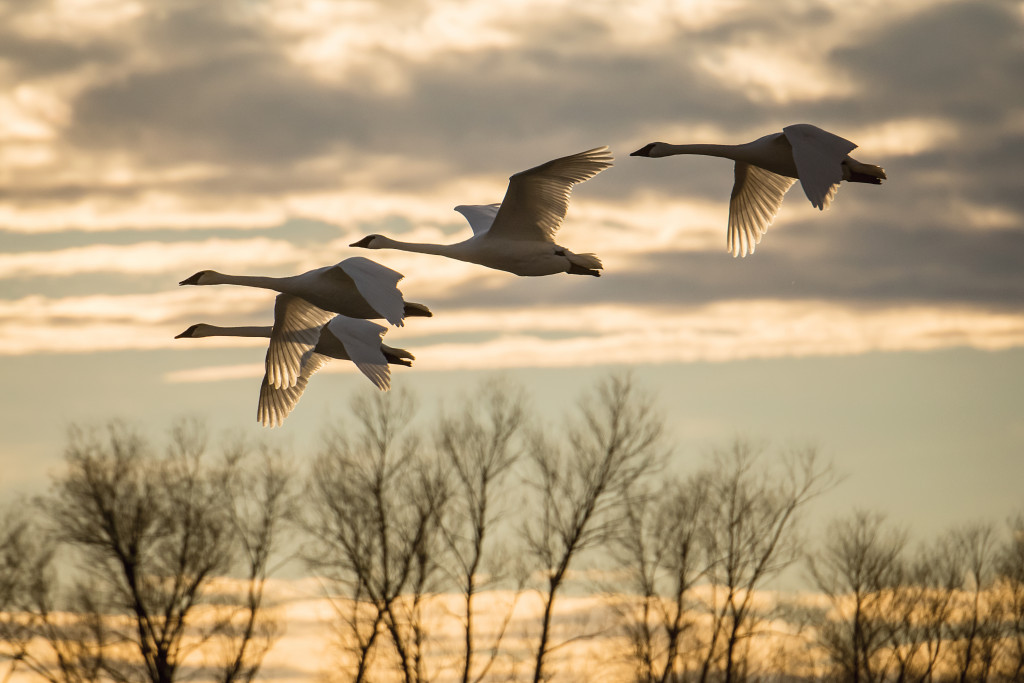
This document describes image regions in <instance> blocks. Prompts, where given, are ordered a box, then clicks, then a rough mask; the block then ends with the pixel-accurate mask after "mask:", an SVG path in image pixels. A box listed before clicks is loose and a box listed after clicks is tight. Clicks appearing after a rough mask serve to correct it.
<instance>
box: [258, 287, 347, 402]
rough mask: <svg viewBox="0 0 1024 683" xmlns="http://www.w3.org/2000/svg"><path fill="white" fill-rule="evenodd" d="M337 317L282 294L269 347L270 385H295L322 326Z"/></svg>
mask: <svg viewBox="0 0 1024 683" xmlns="http://www.w3.org/2000/svg"><path fill="white" fill-rule="evenodd" d="M332 317H334V314H333V313H330V312H328V311H325V310H323V309H322V308H318V307H316V306H314V305H313V304H311V303H309V302H308V301H306V300H305V299H300V298H299V297H297V296H292V295H291V294H278V295H277V300H276V301H275V303H274V327H273V330H272V331H271V333H270V345H269V346H268V347H267V358H266V375H267V381H268V382H269V383H270V386H272V387H274V388H287V387H292V386H295V384H296V382H298V380H299V376H300V374H301V372H300V368H301V367H302V362H303V359H304V358H305V356H307V355H308V354H309V353H310V352H312V350H313V348H314V347H315V346H316V343H317V341H318V340H319V339H320V328H322V327H323V326H324V325H325V324H326V323H327V321H328V320H330V319H331V318H332Z"/></svg>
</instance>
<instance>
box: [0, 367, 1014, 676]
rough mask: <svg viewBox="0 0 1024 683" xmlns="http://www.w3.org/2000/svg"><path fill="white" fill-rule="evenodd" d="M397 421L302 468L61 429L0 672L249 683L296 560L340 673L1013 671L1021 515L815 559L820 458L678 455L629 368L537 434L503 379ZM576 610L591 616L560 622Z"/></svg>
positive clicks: (742, 445) (20, 569)
mask: <svg viewBox="0 0 1024 683" xmlns="http://www.w3.org/2000/svg"><path fill="white" fill-rule="evenodd" d="M416 412H417V411H416V405H415V401H413V400H412V399H411V398H410V397H409V396H408V395H405V394H403V393H402V392H391V393H390V394H379V393H378V394H373V395H371V394H359V395H358V396H356V397H355V398H354V400H353V402H352V410H351V411H350V414H349V415H348V416H347V417H345V418H344V419H341V420H339V421H337V422H336V423H334V424H333V426H332V428H331V429H330V430H328V431H327V432H326V433H325V434H324V438H323V441H322V446H321V447H320V448H319V449H318V452H317V453H315V454H310V455H309V456H305V455H302V454H300V455H291V456H288V457H285V456H283V455H282V454H280V453H273V452H269V451H267V450H266V449H265V448H262V447H261V446H259V445H254V444H248V443H245V442H244V441H243V440H239V439H234V440H228V441H227V442H226V443H225V445H223V446H221V447H218V448H213V447H210V445H209V442H210V439H208V438H207V436H206V435H205V433H204V430H203V429H202V427H201V426H200V425H197V424H195V423H189V422H182V423H179V424H177V425H176V426H175V427H174V428H173V429H172V430H171V433H170V435H169V438H167V439H166V442H165V445H164V446H163V447H162V449H158V448H157V447H155V446H154V445H153V444H152V442H150V441H149V440H148V439H146V438H144V437H143V436H141V435H140V434H138V433H137V432H136V431H133V430H132V429H130V428H128V427H126V426H124V425H122V424H118V423H113V424H111V425H109V426H108V427H106V428H103V429H95V430H86V429H73V430H71V431H70V432H69V435H68V446H67V450H66V453H65V468H64V469H63V470H62V471H61V472H59V473H57V474H55V475H54V476H53V479H52V485H51V488H50V491H49V492H48V493H47V494H46V495H43V496H40V497H39V498H38V499H36V500H34V501H32V502H31V503H19V504H18V505H17V506H10V507H8V508H7V509H6V510H4V511H3V512H2V513H0V666H3V667H5V668H4V669H0V675H3V676H8V677H9V676H10V675H12V674H21V675H34V676H36V677H39V678H42V679H45V680H49V681H53V682H54V683H66V682H76V683H77V682H83V683H84V682H88V681H118V682H120V681H124V682H127V681H152V682H153V683H170V682H171V681H177V680H185V679H189V680H212V681H224V682H225V683H230V682H233V681H249V680H252V679H253V678H256V677H258V675H259V671H260V667H261V665H262V662H263V660H264V655H265V654H266V653H267V652H268V651H269V650H270V648H271V647H273V645H274V642H275V639H276V638H277V636H279V634H280V633H281V628H282V627H286V626H287V624H286V623H282V622H281V620H280V617H279V614H280V612H279V611H278V610H277V609H276V606H275V604H274V602H273V598H272V595H271V594H270V593H267V590H266V586H267V580H268V577H269V576H270V575H271V573H272V572H273V571H274V570H275V568H277V567H279V566H281V565H282V564H283V563H291V566H292V571H297V570H299V569H303V570H305V571H309V572H310V573H312V574H315V575H316V576H317V577H319V580H320V583H319V585H320V586H321V589H322V592H321V595H320V597H321V598H323V599H325V600H328V601H330V603H331V604H332V605H333V607H334V614H335V623H334V625H333V634H334V635H333V642H335V644H336V645H335V648H334V655H335V656H334V657H333V658H332V659H331V660H329V661H325V662H324V670H325V675H329V677H331V678H334V679H336V680H339V681H371V680H372V681H378V680H400V681H406V682H409V683H411V682H413V681H435V680H449V681H451V680H458V681H462V682H463V683H469V682H471V681H473V682H476V681H499V680H501V681H506V680H531V681H546V680H552V679H561V680H579V679H581V678H582V677H585V675H586V672H585V671H581V670H580V669H579V662H578V661H576V662H574V661H570V659H568V658H567V657H568V655H567V654H566V653H567V652H569V651H571V650H572V648H574V647H577V646H583V645H586V644H588V643H600V644H601V645H600V647H599V650H598V651H599V653H600V655H599V657H598V658H597V659H596V660H594V661H593V662H591V663H592V664H593V665H594V666H595V667H598V669H599V670H600V677H601V678H602V679H603V680H608V679H609V678H612V679H624V680H634V681H644V682H645V683H646V682H653V681H664V682H675V683H678V682H681V681H694V682H702V683H710V682H719V681H721V682H727V683H733V682H736V683H739V682H741V681H745V682H750V681H798V680H803V681H818V680H827V681H851V682H857V683H860V682H862V681H863V682H883V681H901V682H902V681H935V682H940V681H959V682H966V681H1024V518H1022V517H1017V518H1015V519H1013V520H1012V521H1011V522H1010V523H1009V524H1003V525H988V524H972V525H965V526H963V527H958V528H956V529H952V530H950V531H949V532H947V533H945V534H943V535H941V536H940V537H939V538H937V539H933V540H931V541H930V542H925V543H922V544H915V543H912V542H911V541H910V536H909V534H908V533H907V532H906V531H904V530H901V529H899V528H897V527H895V526H894V525H892V524H890V523H888V522H887V521H886V520H885V518H884V517H883V516H881V515H879V514H876V513H873V512H870V511H854V512H852V513H851V514H849V515H847V516H843V517H840V518H838V519H836V520H834V521H833V522H832V523H831V524H830V525H829V526H828V529H827V532H826V533H825V534H824V535H823V537H822V539H821V540H820V541H811V540H809V539H808V538H807V537H806V534H805V533H804V516H805V514H806V512H807V510H808V505H809V503H811V501H813V500H814V499H815V498H817V497H819V496H820V495H822V494H823V493H825V492H827V491H828V490H829V489H831V488H832V487H833V486H835V485H837V481H838V478H837V476H836V473H835V472H834V470H833V468H832V466H831V465H830V464H828V463H824V462H822V460H821V458H820V457H819V456H818V454H817V452H816V450H815V449H813V448H808V449H803V450H795V451H790V452H782V453H775V452H772V451H769V450H767V449H765V448H762V447H760V446H757V445H755V444H752V443H750V442H748V441H743V440H738V441H736V442H734V443H732V444H729V445H728V446H726V447H724V448H721V449H719V450H717V451H715V452H713V453H711V454H710V455H707V456H704V457H703V458H700V457H698V458H694V457H693V456H692V455H690V454H681V453H677V454H673V453H672V449H671V442H670V440H669V439H668V438H667V436H666V434H665V429H664V423H663V420H662V417H661V416H660V415H659V414H658V412H657V410H656V404H655V403H654V401H653V400H652V399H651V397H649V396H647V395H645V394H644V392H642V391H640V390H639V389H638V388H637V387H636V386H635V385H634V384H633V383H632V382H631V381H630V379H629V378H628V377H621V376H620V377H610V378H608V379H606V380H604V381H602V382H600V383H599V384H598V385H596V386H595V387H593V388H591V389H590V390H588V391H587V392H586V393H585V394H584V395H583V398H582V399H581V400H580V401H579V402H578V404H577V405H576V406H574V407H571V408H570V409H569V410H568V411H567V412H566V414H564V415H557V416H549V418H548V419H546V420H542V419H538V418H537V417H536V416H533V415H532V414H531V413H530V411H529V410H528V408H527V403H526V400H525V398H524V396H523V394H522V392H521V391H520V390H518V389H516V388H514V387H510V386H509V385H508V384H505V383H500V382H492V383H489V384H486V385H484V386H482V387H481V388H480V389H479V390H478V391H477V392H476V393H475V394H473V395H470V396H466V397H463V398H462V399H460V400H456V401H453V402H450V403H446V404H442V405H441V406H440V407H439V408H438V409H437V410H436V411H435V412H434V414H433V415H431V418H430V422H428V423H426V424H425V425H424V424H422V423H421V422H418V421H417V419H416ZM683 458H686V461H687V462H688V463H689V464H687V466H681V461H682V459H683ZM784 571H788V572H789V573H790V574H793V573H797V574H801V575H803V576H805V577H806V579H807V590H806V591H803V592H798V593H791V594H781V593H777V592H775V591H773V590H771V588H772V585H773V584H772V582H773V580H774V579H776V578H777V577H778V576H779V575H780V574H781V573H782V572H784ZM581 594H585V595H587V596H590V598H589V599H588V600H589V601H588V602H587V603H586V604H587V605H589V606H590V607H589V608H588V610H589V613H591V616H592V618H590V617H588V616H587V615H586V614H579V613H575V612H574V613H573V614H568V613H567V614H564V615H562V617H561V618H560V615H561V611H560V605H565V604H567V600H568V599H569V598H570V596H576V597H579V596H580V595H581ZM527 603H529V606H528V608H524V607H523V605H524V604H527ZM574 604H576V605H579V604H581V603H579V602H577V603H574ZM599 607H600V608H599ZM563 609H564V608H563ZM524 612H525V613H526V616H524ZM453 634H457V635H453ZM588 656H590V657H593V655H588ZM613 672H615V673H613Z"/></svg>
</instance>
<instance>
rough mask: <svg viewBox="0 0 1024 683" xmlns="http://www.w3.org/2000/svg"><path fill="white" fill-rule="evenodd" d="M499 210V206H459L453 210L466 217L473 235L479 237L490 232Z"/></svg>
mask: <svg viewBox="0 0 1024 683" xmlns="http://www.w3.org/2000/svg"><path fill="white" fill-rule="evenodd" d="M500 208H501V204H460V205H459V206H456V207H455V210H456V211H458V212H459V213H461V214H462V215H463V216H465V217H466V220H467V221H469V227H471V228H473V234H474V235H479V234H480V233H482V232H487V231H488V230H490V228H491V224H492V223H494V217H495V216H497V215H498V209H500Z"/></svg>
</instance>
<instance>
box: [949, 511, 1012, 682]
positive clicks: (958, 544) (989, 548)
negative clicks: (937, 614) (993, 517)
mask: <svg viewBox="0 0 1024 683" xmlns="http://www.w3.org/2000/svg"><path fill="white" fill-rule="evenodd" d="M948 541H949V542H948V546H947V547H948V551H949V553H950V555H951V556H952V557H955V558H956V561H957V563H958V566H959V567H960V568H961V571H962V577H963V584H962V588H961V590H960V591H959V595H958V598H959V600H958V604H957V605H956V608H955V610H954V611H953V614H952V617H953V618H952V619H951V621H950V624H949V633H948V639H949V641H950V650H951V652H952V655H953V665H954V667H955V670H956V672H957V678H958V680H959V681H960V683H966V682H967V681H986V680H988V677H989V675H990V673H991V671H992V667H993V665H994V663H995V660H996V658H997V656H998V649H999V648H1000V647H1001V645H1002V636H1003V633H1002V626H1003V624H1002V620H1003V615H1002V607H1003V606H1002V605H1001V604H1000V602H999V601H998V600H994V599H993V597H994V596H993V593H994V591H993V588H994V585H995V576H996V575H995V570H996V561H997V558H996V552H997V538H996V533H995V528H994V527H993V526H992V525H990V524H969V525H966V526H963V527H959V528H957V529H954V530H953V531H952V532H951V533H950V535H949V537H948Z"/></svg>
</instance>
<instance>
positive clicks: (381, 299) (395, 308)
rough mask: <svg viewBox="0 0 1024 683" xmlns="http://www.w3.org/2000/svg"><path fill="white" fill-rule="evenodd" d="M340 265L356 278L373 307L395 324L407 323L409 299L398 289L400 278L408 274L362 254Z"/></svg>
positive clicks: (358, 285)
mask: <svg viewBox="0 0 1024 683" xmlns="http://www.w3.org/2000/svg"><path fill="white" fill-rule="evenodd" d="M338 268H341V269H342V270H343V271H345V274H346V275H348V276H349V277H350V278H352V281H353V282H354V283H355V285H356V289H358V290H359V293H360V294H362V295H363V298H364V299H366V302H367V303H368V304H370V306H371V307H373V310H375V311H377V312H378V313H380V314H381V316H383V317H384V319H385V320H387V321H388V322H389V323H391V324H392V325H394V326H396V327H401V326H402V325H403V323H402V320H403V319H404V318H405V300H404V299H402V292H401V291H399V289H398V282H399V281H400V280H401V279H402V278H403V277H405V276H404V275H402V274H401V273H399V272H397V271H394V270H391V269H390V268H388V267H387V266H382V265H381V264H379V263H377V262H376V261H371V260H370V259H368V258H364V257H362V256H353V257H352V258H347V259H345V260H344V261H342V262H341V263H339V264H338Z"/></svg>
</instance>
